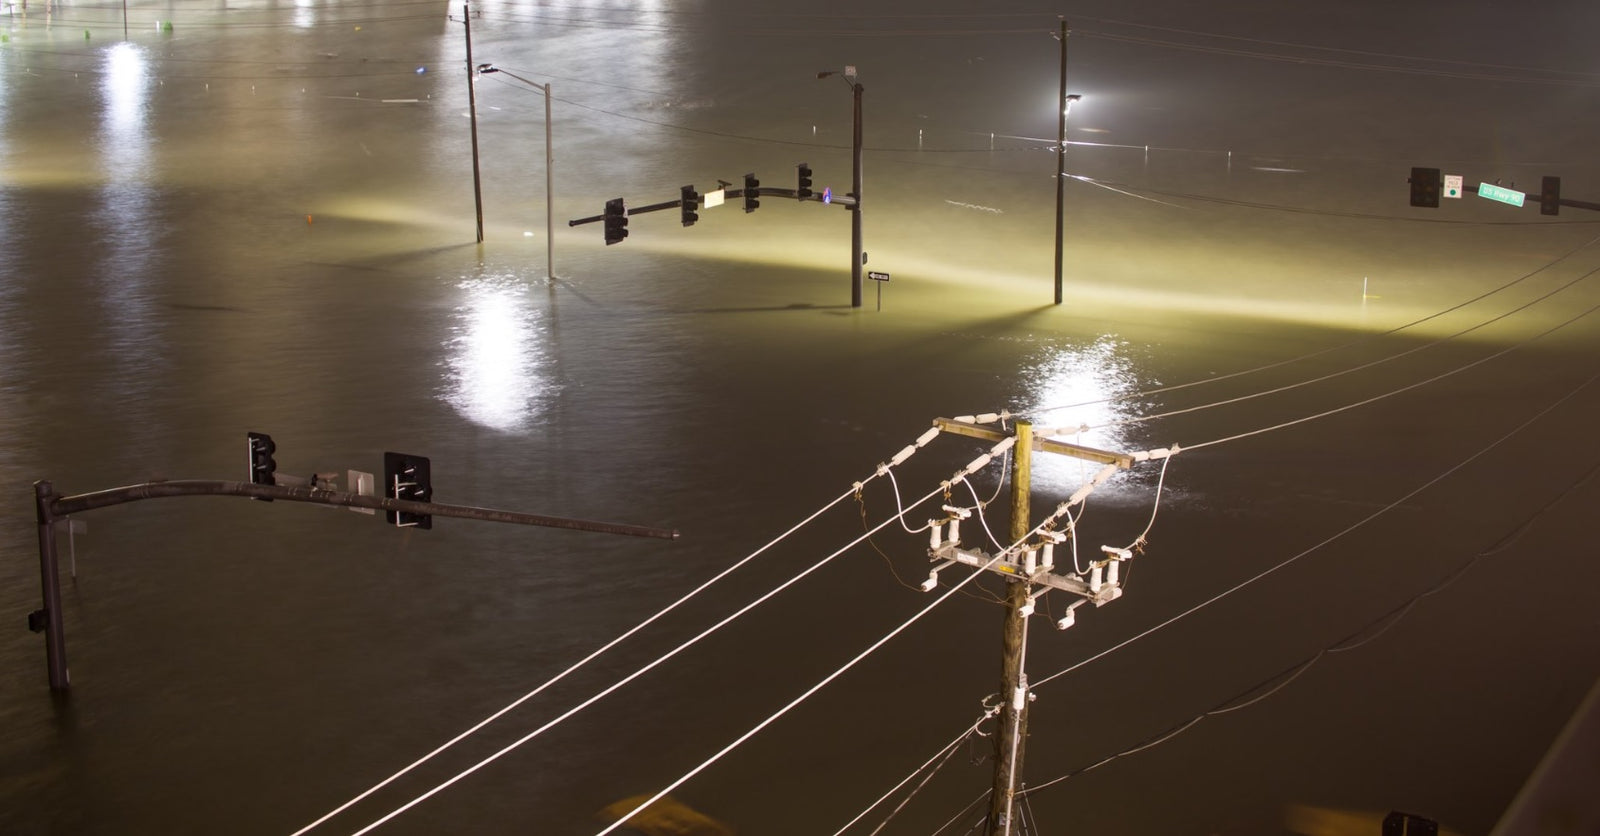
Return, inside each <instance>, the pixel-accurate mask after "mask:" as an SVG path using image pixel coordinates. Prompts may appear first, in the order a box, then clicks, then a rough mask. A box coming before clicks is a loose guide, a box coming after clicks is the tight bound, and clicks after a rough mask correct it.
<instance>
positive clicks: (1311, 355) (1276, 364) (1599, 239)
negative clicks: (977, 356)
mask: <svg viewBox="0 0 1600 836" xmlns="http://www.w3.org/2000/svg"><path fill="white" fill-rule="evenodd" d="M1596 243H1600V235H1596V236H1595V237H1593V238H1590V239H1589V240H1587V241H1585V242H1583V243H1582V244H1579V245H1578V246H1576V247H1573V248H1572V249H1570V250H1568V251H1566V252H1565V253H1562V254H1561V255H1559V256H1556V257H1555V258H1554V259H1552V260H1550V261H1548V262H1546V263H1544V264H1542V265H1540V266H1539V267H1536V268H1534V269H1533V270H1530V271H1528V272H1527V273H1524V274H1522V275H1521V276H1518V277H1517V278H1515V279H1512V280H1511V281H1509V282H1506V283H1505V284H1502V285H1500V286H1498V287H1495V288H1491V289H1490V290H1487V291H1484V292H1483V293H1480V294H1478V295H1477V296H1474V297H1472V298H1470V299H1466V300H1464V301H1462V302H1458V303H1456V304H1454V305H1451V306H1450V307H1448V308H1445V309H1443V310H1440V311H1435V312H1434V313H1431V314H1428V315H1427V316H1424V317H1421V318H1419V319H1414V320H1411V321H1410V322H1406V323H1404V324H1401V325H1397V326H1395V327H1393V328H1390V329H1388V330H1386V331H1381V332H1378V333H1376V334H1372V335H1370V336H1363V337H1359V338H1357V339H1354V340H1349V341H1347V342H1344V343H1341V344H1339V345H1335V346H1330V347H1328V348H1323V349H1318V350H1316V351H1312V352H1308V353H1306V354H1301V355H1298V356H1295V357H1290V358H1288V359H1284V360H1276V361H1273V362H1271V363H1266V364H1263V365H1260V366H1255V367H1253V368H1249V369H1243V370H1241V371H1236V372H1229V373H1228V374H1224V375H1217V376H1215V377H1208V378H1203V379H1201V380H1192V381H1189V382H1188V383H1176V384H1173V385H1171V386H1159V387H1156V388H1154V389H1143V390H1140V391H1138V392H1132V393H1129V394H1125V395H1116V396H1112V397H1106V398H1099V399H1097V400H1092V401H1081V402H1078V403H1072V404H1063V405H1060V406H1050V407H1041V408H1039V409H1035V410H1032V411H1030V412H1027V413H1025V416H1026V417H1029V418H1037V417H1039V416H1043V415H1045V414H1047V413H1050V412H1058V411H1061V410H1065V409H1078V408H1081V407H1085V406H1097V405H1099V404H1104V403H1119V402H1122V401H1128V400H1134V399H1137V398H1145V397H1149V396H1151V395H1161V394H1166V393H1168V392H1177V391H1182V390H1184V389H1191V388H1194V387H1196V386H1207V385H1210V384H1213V383H1220V382H1222V381H1224V380H1232V379H1234V378H1239V377H1245V376H1248V375H1252V374H1257V373H1260V372H1264V371H1270V370H1272V369H1276V368H1281V367H1283V366H1288V365H1291V364H1294V363H1300V362H1304V361H1306V360H1312V359H1315V358H1317V357H1321V356H1323V355H1325V354H1331V353H1333V352H1337V351H1343V350H1344V349H1347V348H1352V347H1355V346H1357V345H1363V344H1365V343H1369V342H1372V341H1374V340H1378V339H1381V338H1383V337H1388V336H1393V335H1394V334H1398V333H1400V332H1401V331H1405V330H1407V329H1410V328H1415V327H1416V326H1418V325H1422V324H1424V323H1427V322H1431V321H1433V320H1435V319H1438V318H1439V317H1442V316H1445V315H1447V314H1451V313H1455V312H1456V311H1458V310H1461V309H1463V308H1465V307H1467V306H1469V305H1472V304H1475V303H1477V302H1481V301H1483V300H1484V299H1487V298H1489V297H1490V296H1493V295H1495V294H1497V293H1502V292H1504V291H1506V290H1510V289H1511V288H1513V287H1516V286H1517V285H1519V284H1521V283H1523V282H1525V281H1527V280H1528V279H1531V278H1533V277H1534V276H1537V275H1539V274H1540V273H1542V272H1544V271H1546V270H1549V269H1550V268H1552V267H1555V266H1556V265H1558V264H1561V263H1562V262H1564V261H1566V260H1567V259H1569V258H1572V257H1573V256H1574V255H1577V254H1578V253H1580V252H1583V251H1584V250H1586V249H1588V248H1590V247H1592V246H1594V245H1595V244H1596Z"/></svg>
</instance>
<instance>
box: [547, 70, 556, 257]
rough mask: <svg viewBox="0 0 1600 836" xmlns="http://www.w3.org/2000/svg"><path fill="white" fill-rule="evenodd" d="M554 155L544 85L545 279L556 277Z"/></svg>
mask: <svg viewBox="0 0 1600 836" xmlns="http://www.w3.org/2000/svg"><path fill="white" fill-rule="evenodd" d="M554 178H555V154H554V152H553V151H551V146H550V85H549V83H546V84H545V85H544V261H545V267H544V269H545V278H547V279H554V278H555V277H556V187H555V179H554Z"/></svg>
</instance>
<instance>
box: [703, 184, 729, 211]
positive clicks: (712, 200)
mask: <svg viewBox="0 0 1600 836" xmlns="http://www.w3.org/2000/svg"><path fill="white" fill-rule="evenodd" d="M726 196H727V190H726V189H717V190H716V191H712V192H706V194H705V206H706V208H707V209H710V208H712V207H714V206H721V205H722V199H723V198H724V197H726Z"/></svg>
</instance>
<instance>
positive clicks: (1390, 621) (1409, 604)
mask: <svg viewBox="0 0 1600 836" xmlns="http://www.w3.org/2000/svg"><path fill="white" fill-rule="evenodd" d="M1586 385H1587V384H1586ZM1580 388H1581V387H1580ZM1597 473H1600V462H1597V463H1595V464H1594V465H1591V466H1590V467H1589V470H1588V472H1586V473H1585V474H1584V475H1583V476H1581V477H1579V478H1578V479H1577V480H1575V481H1574V482H1572V483H1570V484H1569V485H1567V487H1566V488H1565V489H1564V490H1562V491H1561V493H1560V494H1558V495H1557V496H1556V497H1555V498H1553V499H1551V500H1550V501H1548V502H1546V503H1545V504H1544V505H1542V506H1540V507H1539V509H1538V510H1536V511H1534V512H1533V514H1531V515H1530V516H1528V517H1527V518H1526V519H1524V520H1523V521H1522V522H1521V523H1519V524H1518V525H1517V526H1516V528H1514V529H1513V530H1512V531H1511V532H1510V533H1508V534H1507V535H1505V536H1504V537H1502V538H1501V539H1500V540H1499V541H1498V542H1496V543H1495V544H1494V545H1492V546H1490V547H1489V548H1487V549H1484V550H1483V551H1480V552H1478V553H1477V554H1475V555H1473V556H1472V557H1471V558H1468V559H1467V561H1466V562H1464V563H1462V564H1461V565H1460V566H1457V567H1456V568H1455V569H1453V570H1451V571H1450V572H1449V573H1447V574H1446V575H1445V576H1444V577H1443V578H1441V579H1439V580H1438V581H1435V582H1434V583H1433V585H1431V586H1430V587H1429V588H1427V589H1425V590H1423V591H1421V592H1419V593H1416V594H1415V595H1412V596H1411V597H1410V598H1408V599H1407V600H1405V601H1403V602H1401V603H1400V604H1399V605H1398V606H1396V607H1394V608H1393V609H1390V610H1389V611H1388V612H1386V613H1383V614H1382V615H1380V616H1378V617H1377V618H1375V619H1372V620H1371V621H1368V622H1367V623H1366V624H1363V625H1362V626H1361V627H1359V628H1357V629H1356V630H1354V631H1353V632H1351V633H1349V634H1347V635H1345V636H1344V637H1343V638H1341V639H1338V640H1336V641H1335V642H1333V643H1332V644H1329V645H1327V646H1325V647H1323V648H1322V649H1321V650H1319V651H1317V652H1316V653H1314V654H1312V655H1311V656H1309V657H1307V658H1305V659H1303V660H1301V661H1299V662H1296V663H1294V664H1293V665H1290V666H1289V667H1287V668H1285V669H1283V670H1281V671H1279V672H1278V673H1275V674H1273V675H1272V676H1270V677H1267V678H1266V679H1263V680H1260V681H1258V682H1256V683H1255V684H1254V685H1251V686H1250V687H1248V688H1246V689H1244V690H1242V691H1239V692H1237V693H1235V694H1234V695H1233V696H1230V697H1228V698H1226V699H1224V700H1222V701H1220V702H1218V703H1216V704H1215V705H1213V706H1212V707H1211V708H1210V709H1208V710H1206V711H1204V712H1201V713H1200V714H1197V715H1195V716H1194V717H1192V718H1190V719H1189V720H1187V721H1184V722H1183V723H1180V724H1178V725H1176V726H1173V727H1171V728H1169V729H1168V730H1166V731H1163V732H1161V733H1159V734H1158V735H1157V736H1156V737H1155V738H1153V739H1150V740H1147V741H1145V742H1143V743H1140V744H1138V745H1136V746H1134V747H1132V748H1129V749H1125V750H1123V751H1121V752H1118V753H1116V754H1114V755H1111V756H1109V757H1106V758H1103V759H1101V760H1099V761H1097V762H1095V763H1093V764H1091V765H1089V766H1086V767H1083V768H1080V769H1075V770H1072V771H1071V772H1068V773H1066V774H1064V775H1061V776H1060V777H1057V778H1053V779H1051V780H1049V781H1046V782H1044V783H1042V784H1039V785H1037V786H1033V787H1029V788H1027V789H1025V790H1024V791H1023V792H1022V793H1021V795H1022V796H1024V797H1026V796H1027V795H1029V794H1031V793H1034V792H1037V791H1039V790H1042V789H1044V788H1046V787H1049V786H1053V785H1055V784H1059V783H1061V782H1062V781H1065V780H1068V779H1070V778H1074V777H1077V776H1078V775H1082V774H1083V773H1085V772H1088V771H1090V770H1092V769H1097V768H1099V767H1101V766H1104V765H1106V764H1108V763H1110V762H1112V761H1114V760H1117V759H1118V758H1122V757H1126V756H1128V755H1131V754H1134V753H1136V752H1142V751H1144V750H1146V749H1149V748H1151V747H1154V746H1156V745H1158V744H1161V743H1164V742H1166V741H1168V740H1171V739H1172V738H1174V737H1177V736H1178V735H1179V734H1181V733H1183V732H1185V731H1187V730H1189V729H1190V728H1193V727H1194V726H1195V725H1196V724H1198V723H1199V722H1200V721H1201V720H1204V719H1205V718H1207V717H1216V716H1219V715H1222V714H1228V713H1231V712H1234V711H1238V710H1240V709H1243V708H1248V707H1250V706H1252V705H1255V704H1257V703H1259V702H1261V701H1262V700H1265V699H1266V698H1267V697H1270V696H1272V695H1274V694H1276V693H1278V692H1279V691H1282V690H1283V689H1284V688H1285V687H1287V686H1288V685H1289V683H1291V682H1293V681H1295V680H1296V679H1299V678H1300V676H1301V675H1302V674H1304V673H1305V672H1306V671H1307V670H1310V668H1311V666H1312V665H1314V664H1316V663H1317V662H1319V661H1321V660H1322V659H1323V658H1324V657H1325V656H1329V655H1331V654H1334V653H1342V652H1344V651H1347V650H1354V649H1356V648H1358V647H1363V646H1365V645H1367V644H1370V643H1371V642H1372V641H1373V640H1374V639H1376V638H1377V637H1378V636H1381V635H1383V634H1384V633H1386V632H1388V630H1389V629H1390V628H1391V627H1393V626H1394V625H1395V624H1397V623H1399V622H1400V620H1401V619H1403V618H1405V616H1406V614H1407V613H1409V612H1411V610H1412V609H1413V608H1414V607H1415V606H1416V605H1417V603H1419V602H1420V601H1421V600H1422V599H1423V598H1427V597H1429V596H1431V595H1436V594H1438V593H1439V592H1442V591H1443V590H1445V589H1447V588H1448V587H1450V586H1451V585H1452V584H1454V583H1455V582H1456V581H1457V580H1459V579H1460V578H1461V576H1462V575H1464V574H1465V573H1466V571H1467V570H1468V569H1470V568H1472V566H1474V565H1475V564H1476V563H1477V562H1478V561H1479V560H1481V559H1483V558H1485V557H1490V556H1492V555H1494V554H1496V553H1498V552H1500V551H1502V550H1503V549H1505V548H1507V547H1508V546H1509V545H1510V544H1511V543H1513V542H1515V541H1516V540H1518V539H1520V538H1521V537H1522V535H1523V534H1525V533H1527V531H1528V530H1529V529H1530V528H1531V527H1532V526H1533V524H1534V523H1535V522H1537V521H1538V520H1539V519H1540V518H1541V517H1543V516H1544V515H1545V514H1546V513H1548V512H1549V511H1550V510H1551V509H1553V508H1555V507H1556V506H1557V505H1558V504H1560V503H1561V502H1562V501H1563V500H1565V499H1566V498H1567V497H1568V496H1570V495H1572V494H1573V493H1574V492H1576V491H1577V490H1578V489H1580V488H1582V487H1584V486H1585V485H1587V484H1588V483H1589V482H1590V481H1591V480H1592V479H1593V478H1594V477H1595V475H1596V474H1597ZM1383 622H1387V623H1385V624H1384V626H1383V628H1382V629H1380V630H1378V631H1377V632H1376V633H1374V634H1372V635H1369V636H1367V637H1366V638H1363V639H1362V640H1361V641H1359V642H1355V643H1354V644H1351V643H1350V642H1351V641H1353V640H1354V639H1355V638H1356V637H1357V636H1361V635H1362V634H1363V633H1366V632H1367V631H1368V630H1371V629H1372V628H1373V626H1375V625H1377V624H1380V623H1383ZM1280 679H1281V680H1282V681H1281V682H1278V684H1277V685H1275V686H1274V687H1272V688H1271V689H1270V690H1268V691H1266V692H1264V693H1262V694H1259V695H1257V696H1255V697H1253V698H1251V699H1250V700H1248V701H1246V702H1242V703H1239V702H1237V700H1239V699H1241V698H1243V697H1244V696H1246V695H1248V694H1252V693H1255V692H1256V691H1258V690H1260V689H1261V688H1263V687H1265V686H1266V685H1267V684H1268V683H1271V682H1273V681H1275V680H1280Z"/></svg>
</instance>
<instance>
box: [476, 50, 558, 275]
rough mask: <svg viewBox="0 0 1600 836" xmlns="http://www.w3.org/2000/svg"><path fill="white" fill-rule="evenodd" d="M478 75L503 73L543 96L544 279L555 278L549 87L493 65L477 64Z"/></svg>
mask: <svg viewBox="0 0 1600 836" xmlns="http://www.w3.org/2000/svg"><path fill="white" fill-rule="evenodd" d="M478 72H479V73H505V74H506V75H508V76H511V77H512V78H514V79H516V80H518V81H520V82H522V83H523V84H526V85H528V86H529V87H532V88H534V89H535V90H538V91H539V92H540V93H541V94H542V95H543V96H544V260H545V278H547V279H554V278H555V277H556V255H555V252H556V221H555V217H556V209H555V203H556V197H555V182H554V179H553V178H554V176H555V174H554V172H555V163H554V160H555V157H554V152H553V150H552V145H551V142H550V85H549V84H537V83H535V82H532V81H529V80H528V79H525V78H523V77H522V76H520V75H517V74H516V73H513V72H510V71H508V70H502V69H500V68H499V67H496V66H495V65H493V64H479V65H478Z"/></svg>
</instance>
